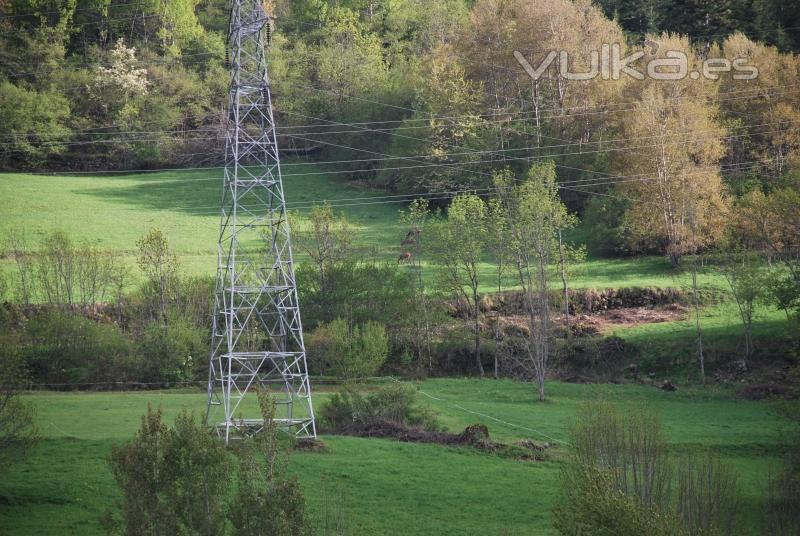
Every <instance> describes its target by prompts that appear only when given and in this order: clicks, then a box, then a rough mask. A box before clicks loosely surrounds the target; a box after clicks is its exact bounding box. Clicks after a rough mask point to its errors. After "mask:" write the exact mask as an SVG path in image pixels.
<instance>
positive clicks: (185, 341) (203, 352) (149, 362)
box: [138, 313, 208, 385]
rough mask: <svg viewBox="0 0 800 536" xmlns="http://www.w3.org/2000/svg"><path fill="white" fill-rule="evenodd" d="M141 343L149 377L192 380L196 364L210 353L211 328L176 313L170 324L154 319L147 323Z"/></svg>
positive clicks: (159, 380)
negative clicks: (203, 326) (201, 326)
mask: <svg viewBox="0 0 800 536" xmlns="http://www.w3.org/2000/svg"><path fill="white" fill-rule="evenodd" d="M138 346H139V352H140V353H141V355H142V361H143V377H144V378H145V381H147V382H157V383H164V384H167V385H169V384H175V383H180V382H183V381H190V380H193V379H194V378H195V376H194V369H195V366H197V363H198V362H201V361H203V360H205V359H206V356H207V354H208V341H207V329H206V328H198V327H197V326H196V325H194V324H193V323H192V322H191V320H190V319H189V318H186V317H185V316H183V315H181V314H178V313H172V314H170V315H169V317H168V322H167V323H166V324H164V323H162V322H160V321H152V322H150V323H148V324H147V325H145V326H144V328H143V330H142V333H141V335H140V337H139V339H138ZM201 366H202V363H201Z"/></svg>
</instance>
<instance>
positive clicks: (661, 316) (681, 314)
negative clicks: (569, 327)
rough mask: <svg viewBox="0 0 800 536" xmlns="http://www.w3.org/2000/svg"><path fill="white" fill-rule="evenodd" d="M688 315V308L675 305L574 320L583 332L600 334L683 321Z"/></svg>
mask: <svg viewBox="0 0 800 536" xmlns="http://www.w3.org/2000/svg"><path fill="white" fill-rule="evenodd" d="M688 313H689V310H688V308H686V307H684V306H682V305H677V304H672V305H666V306H658V307H622V308H619V309H608V310H605V311H599V312H596V313H591V314H580V315H578V316H577V317H576V318H575V325H576V326H580V327H581V328H582V330H583V331H588V330H592V331H594V332H595V333H598V334H602V333H604V332H606V331H608V330H610V329H615V328H627V327H633V326H638V325H640V324H658V323H660V322H674V321H676V320H684V319H685V318H687V316H688ZM587 328H589V329H587Z"/></svg>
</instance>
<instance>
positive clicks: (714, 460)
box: [676, 453, 738, 535]
mask: <svg viewBox="0 0 800 536" xmlns="http://www.w3.org/2000/svg"><path fill="white" fill-rule="evenodd" d="M676 473H677V505H676V508H677V513H678V516H679V517H680V519H681V521H682V522H683V525H684V527H685V528H686V530H687V531H688V532H689V533H690V534H704V535H710V534H735V532H734V527H735V517H736V508H737V506H738V504H737V501H738V497H737V494H736V475H735V474H734V473H733V471H732V470H731V468H730V466H728V465H727V464H725V463H723V462H722V461H721V460H720V459H719V457H717V456H714V455H712V454H711V453H705V454H704V455H702V456H694V457H691V458H689V457H687V458H685V459H683V460H681V461H680V463H679V465H678V469H677V471H676Z"/></svg>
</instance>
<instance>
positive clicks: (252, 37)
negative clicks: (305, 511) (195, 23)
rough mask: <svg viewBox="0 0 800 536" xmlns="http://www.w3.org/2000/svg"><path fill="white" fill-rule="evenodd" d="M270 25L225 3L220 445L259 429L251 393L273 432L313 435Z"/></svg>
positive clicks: (216, 400) (243, 5) (216, 389)
mask: <svg viewBox="0 0 800 536" xmlns="http://www.w3.org/2000/svg"><path fill="white" fill-rule="evenodd" d="M271 24H272V20H271V17H270V15H269V14H268V13H267V12H266V10H265V8H264V4H263V3H262V0H232V6H231V16H230V33H229V35H228V43H229V52H228V54H229V55H226V61H227V62H229V64H230V71H231V82H230V92H229V101H228V126H227V138H226V143H225V175H224V186H223V193H222V204H221V216H222V219H221V224H220V233H219V244H218V250H217V255H218V262H217V282H216V291H215V301H214V316H213V323H212V330H213V331H212V348H211V363H210V367H209V379H208V409H207V413H206V421H207V423H208V424H209V425H210V426H215V427H216V429H217V431H218V433H219V434H220V436H221V437H223V438H224V439H225V442H226V443H227V442H228V441H229V440H230V439H231V438H232V437H236V436H237V435H242V434H250V433H257V432H259V431H260V430H261V428H262V427H263V425H264V423H263V420H262V419H261V418H260V415H261V414H260V411H259V409H258V404H257V403H255V401H254V400H252V399H254V398H255V396H254V395H253V394H251V396H250V397H249V399H247V400H245V399H246V398H247V396H246V395H247V393H248V391H252V390H253V389H257V388H265V389H267V390H269V392H270V394H271V397H272V400H273V401H275V403H276V411H275V420H276V421H277V423H278V425H279V427H280V428H282V429H285V430H287V431H289V432H290V433H292V434H293V435H295V436H296V437H310V438H316V426H315V422H314V411H313V407H312V404H311V386H310V383H309V379H308V371H307V367H306V353H305V345H304V343H303V327H302V323H301V321H300V310H299V307H298V303H297V287H296V285H295V275H294V264H293V261H292V244H291V238H290V235H289V226H288V223H287V220H286V205H285V202H284V196H283V184H282V182H281V169H280V159H279V155H278V145H277V140H276V133H275V121H274V119H273V110H272V96H271V94H270V84H269V76H268V72H267V56H266V52H267V46H268V44H269V40H270V34H271V28H272V26H271Z"/></svg>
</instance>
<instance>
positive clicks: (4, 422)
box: [0, 334, 37, 474]
mask: <svg viewBox="0 0 800 536" xmlns="http://www.w3.org/2000/svg"><path fill="white" fill-rule="evenodd" d="M18 343H19V341H17V340H16V337H15V336H14V335H11V334H9V335H5V334H4V335H0V474H2V472H3V471H4V470H5V469H7V468H8V467H9V466H10V465H11V463H12V462H13V461H19V460H21V459H22V458H23V457H24V455H25V454H26V453H27V452H28V450H29V449H30V447H31V446H32V445H33V443H34V442H35V441H36V437H37V433H36V427H35V426H34V424H33V415H34V409H33V406H31V405H30V404H28V403H27V402H25V401H24V400H22V399H21V398H20V397H19V393H20V391H21V390H22V389H24V387H25V383H26V382H27V371H26V370H25V366H24V363H23V361H22V357H21V356H20V354H19V351H18V350H17V348H18Z"/></svg>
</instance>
